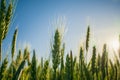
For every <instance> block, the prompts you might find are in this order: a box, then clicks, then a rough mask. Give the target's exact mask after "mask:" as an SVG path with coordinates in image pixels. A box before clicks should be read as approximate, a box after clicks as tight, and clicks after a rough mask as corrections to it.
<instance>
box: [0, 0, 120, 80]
mask: <svg viewBox="0 0 120 80" xmlns="http://www.w3.org/2000/svg"><path fill="white" fill-rule="evenodd" d="M12 16H13V3H12V2H10V3H9V4H8V5H6V0H1V2H0V62H1V64H0V80H120V48H119V51H118V53H117V54H119V57H118V56H116V55H115V58H114V61H111V59H109V58H108V53H109V51H108V50H107V45H106V44H104V45H103V51H102V55H100V54H98V55H96V46H93V48H92V52H91V53H89V54H91V55H92V58H91V59H90V61H89V62H87V61H86V59H85V56H87V55H86V54H87V53H88V51H89V40H90V27H89V26H88V29H87V34H86V40H85V43H86V44H85V45H84V46H85V48H84V47H83V46H81V47H80V50H79V57H78V58H79V59H77V57H73V53H72V50H71V51H70V53H68V54H67V55H66V56H64V54H65V43H63V44H62V42H61V36H60V35H61V34H60V31H59V29H56V31H55V34H54V41H53V44H52V48H51V53H52V55H51V56H52V57H51V58H50V59H46V60H43V58H41V59H39V60H41V61H40V63H38V61H37V59H36V53H35V50H33V56H32V59H30V54H32V53H30V51H29V50H28V48H25V49H24V52H22V50H21V49H20V50H19V51H18V53H17V51H16V39H17V34H18V29H15V32H14V35H13V40H12V45H11V59H10V60H9V61H8V57H5V58H4V59H2V54H4V53H2V43H3V40H5V38H6V35H7V32H8V30H9V26H10V23H11V19H12ZM119 37H120V36H119ZM119 43H120V41H119ZM15 51H16V52H15ZM14 54H17V56H16V57H15V56H14ZM64 59H66V60H64ZM50 61H51V62H52V63H51V62H50ZM86 62H87V63H86Z"/></svg>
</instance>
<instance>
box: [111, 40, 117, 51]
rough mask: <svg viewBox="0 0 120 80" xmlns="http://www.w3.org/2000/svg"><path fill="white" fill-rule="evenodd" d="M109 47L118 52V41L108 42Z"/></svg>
mask: <svg viewBox="0 0 120 80" xmlns="http://www.w3.org/2000/svg"><path fill="white" fill-rule="evenodd" d="M109 47H110V48H112V49H113V50H114V51H118V49H119V41H118V40H117V39H113V40H111V41H110V42H109Z"/></svg>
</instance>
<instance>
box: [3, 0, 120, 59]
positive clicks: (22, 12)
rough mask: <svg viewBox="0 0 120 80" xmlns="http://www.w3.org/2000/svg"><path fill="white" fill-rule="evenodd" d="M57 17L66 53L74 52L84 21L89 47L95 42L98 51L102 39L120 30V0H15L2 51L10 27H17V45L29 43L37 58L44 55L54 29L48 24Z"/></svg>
mask: <svg viewBox="0 0 120 80" xmlns="http://www.w3.org/2000/svg"><path fill="white" fill-rule="evenodd" d="M59 17H65V22H64V23H66V26H67V28H66V30H67V32H66V33H65V38H64V42H65V43H66V52H67V53H68V52H69V51H70V50H71V49H72V50H73V54H75V55H77V54H78V50H79V46H80V44H81V43H82V42H83V40H85V37H86V30H87V25H88V24H90V28H91V47H92V46H93V45H96V46H97V48H98V49H100V51H101V48H100V47H102V45H103V44H104V43H105V42H109V41H110V40H111V39H113V38H117V36H118V35H119V33H120V0H19V1H18V4H17V7H16V11H15V15H14V20H13V24H12V25H11V27H10V31H9V33H8V36H7V38H6V40H5V41H4V44H3V46H4V50H3V52H5V49H8V50H9V49H10V48H9V46H10V44H11V40H12V36H13V33H14V29H15V28H16V27H18V29H19V33H18V39H17V47H19V48H23V47H24V45H26V44H29V45H30V46H31V51H32V49H35V50H36V53H37V55H38V56H37V57H41V56H43V57H48V56H49V53H50V52H49V49H50V39H51V36H52V35H53V33H52V32H53V29H54V28H55V26H54V25H52V23H53V24H54V23H55V21H56V20H57V19H58V18H59ZM5 53H6V52H5Z"/></svg>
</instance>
